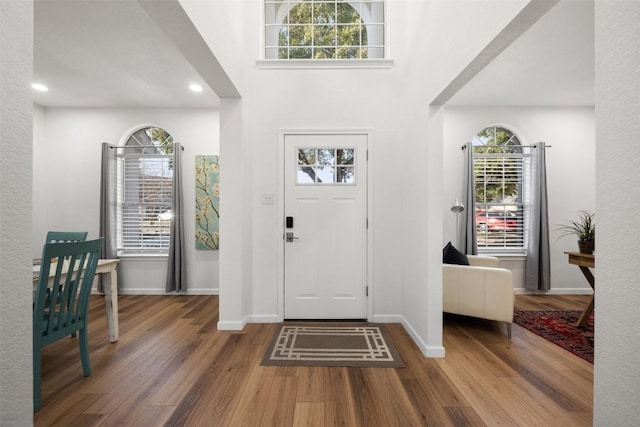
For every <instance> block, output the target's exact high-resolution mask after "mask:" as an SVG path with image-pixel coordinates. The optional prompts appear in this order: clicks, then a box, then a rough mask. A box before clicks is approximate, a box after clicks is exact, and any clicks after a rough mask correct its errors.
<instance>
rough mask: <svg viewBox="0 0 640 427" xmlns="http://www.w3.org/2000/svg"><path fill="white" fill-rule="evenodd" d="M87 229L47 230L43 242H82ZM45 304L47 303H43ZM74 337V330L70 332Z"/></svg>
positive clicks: (85, 237) (85, 238) (49, 291)
mask: <svg viewBox="0 0 640 427" xmlns="http://www.w3.org/2000/svg"><path fill="white" fill-rule="evenodd" d="M87 234H89V232H88V231H48V232H47V237H45V239H44V242H45V243H64V242H84V241H85V240H87ZM43 250H44V248H43ZM47 294H48V295H50V294H51V289H49V290H48V291H47ZM45 304H47V303H45ZM71 336H72V337H74V338H75V336H76V334H75V332H74V333H73V334H71Z"/></svg>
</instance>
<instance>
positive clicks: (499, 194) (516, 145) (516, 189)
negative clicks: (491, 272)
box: [472, 126, 528, 251]
mask: <svg viewBox="0 0 640 427" xmlns="http://www.w3.org/2000/svg"><path fill="white" fill-rule="evenodd" d="M472 145H473V150H474V158H473V159H474V160H473V163H474V164H473V169H474V178H475V189H474V190H475V202H476V212H475V223H476V228H477V232H478V250H479V251H482V250H498V251H505V250H506V251H509V250H514V249H515V250H522V249H523V248H524V245H525V242H524V236H525V233H524V228H525V221H524V211H525V209H524V208H525V200H526V198H525V197H526V194H525V193H526V190H525V175H526V174H525V168H526V159H527V157H528V156H527V155H525V153H523V147H522V146H521V144H520V141H519V140H518V137H517V136H516V135H515V134H514V133H513V132H511V131H510V130H508V129H506V128H504V127H500V126H489V127H487V128H484V129H482V130H481V131H480V132H478V134H477V135H476V136H475V137H474V139H473V143H472Z"/></svg>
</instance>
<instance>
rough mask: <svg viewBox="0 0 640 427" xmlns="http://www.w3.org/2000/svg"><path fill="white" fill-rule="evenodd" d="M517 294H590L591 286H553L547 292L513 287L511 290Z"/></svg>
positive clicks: (591, 291)
mask: <svg viewBox="0 0 640 427" xmlns="http://www.w3.org/2000/svg"><path fill="white" fill-rule="evenodd" d="M513 292H515V293H516V294H517V295H591V294H592V293H593V289H591V288H553V289H550V290H549V291H547V292H542V291H532V290H529V289H525V288H515V289H514V290H513Z"/></svg>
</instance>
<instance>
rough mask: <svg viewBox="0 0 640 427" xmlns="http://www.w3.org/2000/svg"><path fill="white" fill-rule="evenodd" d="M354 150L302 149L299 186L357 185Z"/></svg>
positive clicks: (297, 176)
mask: <svg viewBox="0 0 640 427" xmlns="http://www.w3.org/2000/svg"><path fill="white" fill-rule="evenodd" d="M354 160H355V150H354V149H353V148H338V149H336V148H300V149H298V165H297V166H296V168H297V170H296V183H297V184H305V185H309V184H316V185H318V184H319V185H323V184H355V176H356V175H355V174H356V171H355V161H354Z"/></svg>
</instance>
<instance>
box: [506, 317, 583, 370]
mask: <svg viewBox="0 0 640 427" xmlns="http://www.w3.org/2000/svg"><path fill="white" fill-rule="evenodd" d="M581 314H582V312H581V311H578V310H564V311H553V310H538V311H516V312H515V313H514V316H513V321H514V322H515V323H517V324H518V325H520V326H522V327H523V328H525V329H528V330H530V331H531V332H533V333H535V334H538V335H540V336H541V337H543V338H545V339H547V340H549V341H551V342H552V343H554V344H556V345H558V346H560V347H562V348H564V349H565V350H568V351H570V352H571V353H573V354H575V355H576V356H579V357H581V358H583V359H584V360H586V361H588V362H591V363H593V351H594V315H593V314H591V316H590V317H589V320H588V321H587V323H586V324H585V325H584V326H583V327H577V326H575V324H576V322H577V321H578V318H579V317H580V315H581Z"/></svg>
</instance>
